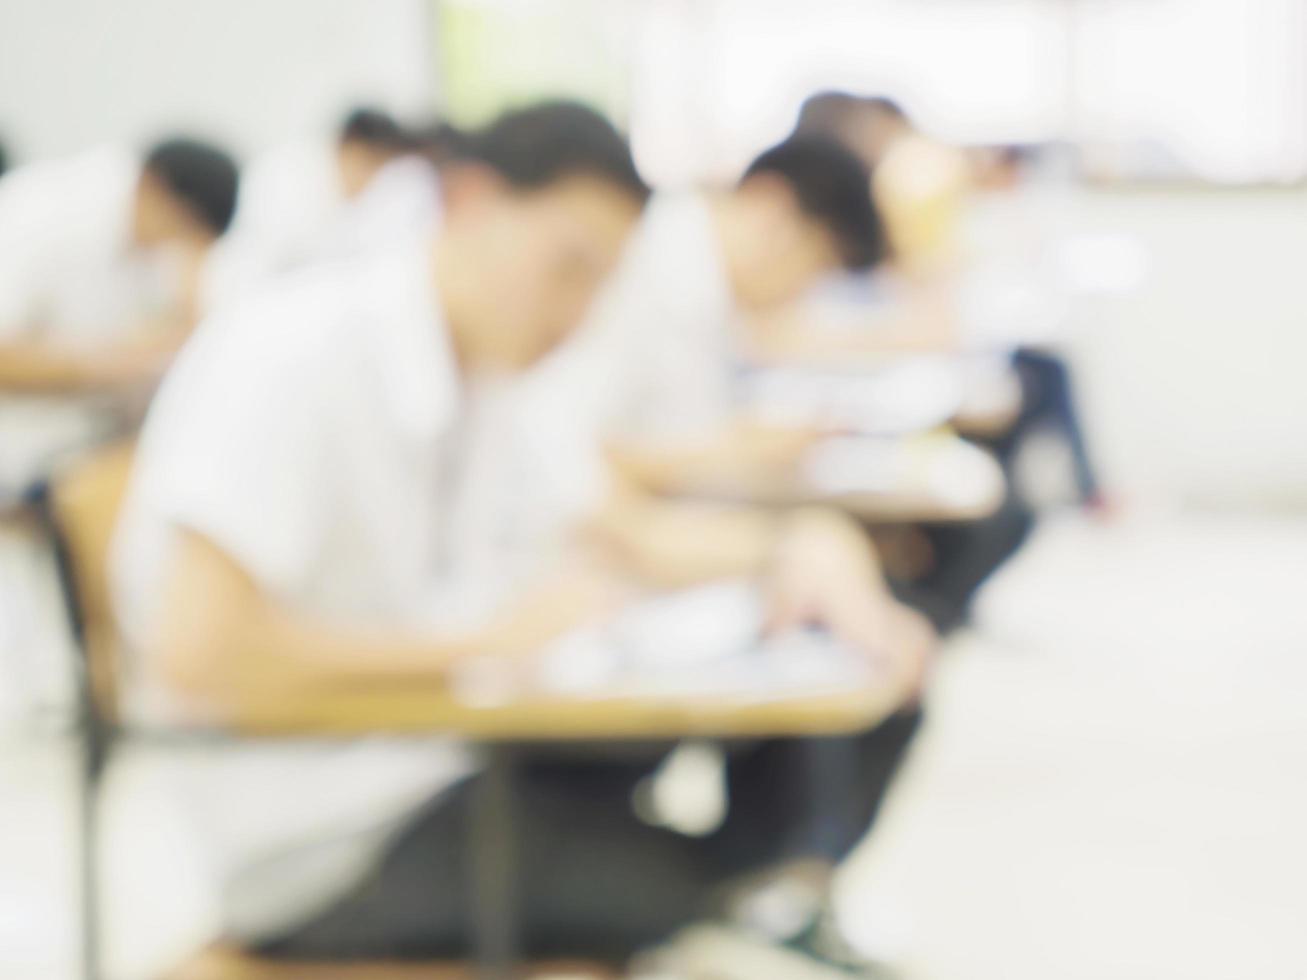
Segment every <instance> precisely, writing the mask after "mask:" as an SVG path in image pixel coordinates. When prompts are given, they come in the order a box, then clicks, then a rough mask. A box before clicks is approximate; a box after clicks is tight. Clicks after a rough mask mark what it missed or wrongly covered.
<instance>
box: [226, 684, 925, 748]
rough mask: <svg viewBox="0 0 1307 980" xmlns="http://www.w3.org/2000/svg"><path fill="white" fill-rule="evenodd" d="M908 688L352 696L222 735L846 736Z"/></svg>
mask: <svg viewBox="0 0 1307 980" xmlns="http://www.w3.org/2000/svg"><path fill="white" fill-rule="evenodd" d="M905 699H906V693H905V692H904V690H903V689H902V687H901V686H898V685H893V684H885V685H883V686H879V687H876V688H866V689H860V690H856V691H850V692H847V693H841V694H833V695H822V696H814V697H795V698H782V699H775V700H758V701H750V700H745V699H740V700H711V699H709V698H706V697H705V698H693V699H687V698H667V699H661V698H656V699H643V698H610V699H602V700H588V699H579V698H562V697H559V698H532V699H530V700H521V701H516V702H511V703H505V704H502V705H500V704H497V705H488V706H475V705H470V704H465V703H462V702H459V701H456V700H454V699H453V698H444V697H442V698H432V697H430V696H427V697H419V696H412V697H406V698H402V699H400V698H396V697H394V696H387V697H385V698H377V699H375V700H369V699H360V698H351V699H350V700H349V701H343V700H342V702H341V703H340V704H339V705H324V706H321V708H320V709H319V710H318V711H316V712H314V713H309V712H304V711H299V712H296V711H294V709H293V708H292V709H288V710H287V711H286V712H285V713H284V714H280V715H279V716H278V717H276V718H249V719H246V720H244V721H243V722H241V723H240V724H236V725H232V726H230V727H228V728H224V729H220V730H215V731H214V732H213V733H214V734H216V735H229V736H232V737H237V738H246V737H256V738H258V737H292V738H298V737H304V738H314V737H326V738H334V737H359V736H365V735H371V736H384V735H396V736H416V735H450V736H454V737H458V738H466V739H470V740H473V741H481V742H496V741H523V742H531V741H538V742H548V741H559V742H563V741H632V740H641V739H647V740H663V739H667V740H673V739H681V738H690V737H703V738H768V737H786V736H792V737H802V736H809V737H813V736H823V735H843V734H850V733H853V732H858V731H865V730H867V729H869V728H873V727H875V726H876V725H877V724H879V723H880V722H881V721H883V720H884V719H885V718H887V717H889V716H890V715H891V714H893V713H894V712H895V711H896V710H897V709H898V708H899V707H900V706H901V705H902V704H903V703H904V701H905Z"/></svg>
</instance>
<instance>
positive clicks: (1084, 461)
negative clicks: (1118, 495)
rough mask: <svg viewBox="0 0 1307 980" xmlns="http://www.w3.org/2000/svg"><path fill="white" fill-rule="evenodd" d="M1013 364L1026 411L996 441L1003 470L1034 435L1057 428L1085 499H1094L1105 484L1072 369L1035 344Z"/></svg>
mask: <svg viewBox="0 0 1307 980" xmlns="http://www.w3.org/2000/svg"><path fill="white" fill-rule="evenodd" d="M1012 365H1013V368H1014V369H1015V370H1016V373H1017V378H1018V380H1019V381H1020V383H1021V411H1020V412H1019V413H1018V415H1017V418H1016V421H1015V423H1014V424H1013V425H1012V427H1011V428H1010V429H1009V430H1008V431H1007V432H1006V433H1004V434H1003V435H1001V436H999V437H998V438H997V439H995V440H993V442H992V444H991V445H992V447H993V449H994V451H995V453H996V454H997V455H998V458H999V460H1000V461H1001V462H1002V463H1003V468H1004V470H1005V471H1007V473H1008V475H1009V476H1011V473H1012V462H1013V460H1014V458H1015V456H1016V454H1017V452H1018V451H1019V450H1020V449H1021V447H1022V445H1024V443H1025V441H1026V440H1027V439H1028V438H1029V437H1030V435H1031V433H1033V432H1036V431H1038V430H1041V429H1047V430H1052V431H1054V432H1056V433H1058V434H1059V435H1060V436H1061V437H1062V439H1063V440H1065V442H1066V445H1067V448H1068V449H1069V450H1070V453H1071V466H1072V469H1073V471H1074V476H1075V483H1076V490H1077V492H1078V493H1079V494H1080V502H1081V503H1089V502H1091V501H1092V500H1094V499H1095V498H1096V497H1098V496H1099V493H1100V486H1099V482H1098V475H1097V473H1096V471H1095V469H1094V465H1093V462H1092V459H1091V456H1090V452H1089V445H1088V442H1087V440H1086V439H1085V432H1084V427H1083V426H1082V425H1081V422H1080V412H1079V410H1078V409H1077V407H1076V397H1075V388H1074V386H1073V384H1072V379H1071V369H1070V368H1069V367H1068V366H1067V364H1066V362H1065V361H1064V360H1063V359H1062V358H1061V357H1059V356H1057V355H1056V354H1053V353H1050V352H1047V351H1042V350H1035V349H1034V348H1030V347H1021V348H1018V349H1017V352H1016V354H1015V355H1014V356H1013V358H1012Z"/></svg>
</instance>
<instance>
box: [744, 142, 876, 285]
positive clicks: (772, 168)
mask: <svg viewBox="0 0 1307 980" xmlns="http://www.w3.org/2000/svg"><path fill="white" fill-rule="evenodd" d="M762 174H767V175H771V176H775V177H778V178H780V179H781V180H783V181H785V183H787V184H788V185H789V186H790V189H791V190H792V191H793V192H794V196H795V198H796V199H797V200H798V202H799V207H800V208H802V209H803V212H804V214H806V215H807V216H808V217H809V218H812V219H813V220H814V221H817V222H818V223H819V224H821V225H822V226H823V227H824V228H825V229H826V231H827V232H829V233H830V236H831V238H833V239H834V241H835V246H836V248H837V249H838V250H839V253H840V258H841V260H842V261H843V263H844V265H845V267H846V268H848V269H850V270H852V271H855V272H861V271H864V270H866V269H870V268H871V267H873V266H874V265H876V264H877V263H878V262H881V261H882V260H884V258H885V255H886V251H887V248H886V238H885V229H884V227H883V225H882V224H881V220H880V215H879V214H878V213H877V212H876V205H875V203H874V202H873V200H872V196H871V177H870V174H869V173H868V172H867V168H866V167H864V166H863V165H862V161H861V160H859V159H858V158H857V156H855V155H854V153H853V152H852V151H851V150H848V149H846V148H845V147H844V146H842V145H841V144H840V143H838V142H836V141H835V140H834V139H831V138H829V137H826V136H791V137H790V138H789V139H787V140H785V142H783V143H779V144H777V145H776V146H773V147H772V148H771V149H770V150H767V151H766V152H765V153H763V154H762V155H761V156H759V157H758V159H756V160H754V161H753V163H751V164H750V165H749V169H748V170H746V171H745V174H744V177H743V179H742V180H741V183H744V182H747V181H748V180H749V179H750V178H752V177H756V176H759V175H762Z"/></svg>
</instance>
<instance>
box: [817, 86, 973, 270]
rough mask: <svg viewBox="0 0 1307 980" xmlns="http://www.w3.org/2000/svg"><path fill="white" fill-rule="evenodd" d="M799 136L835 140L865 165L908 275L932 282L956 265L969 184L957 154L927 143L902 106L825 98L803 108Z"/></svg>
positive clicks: (843, 95) (872, 99)
mask: <svg viewBox="0 0 1307 980" xmlns="http://www.w3.org/2000/svg"><path fill="white" fill-rule="evenodd" d="M794 131H795V133H796V135H817V136H825V137H828V138H831V139H837V140H839V141H840V142H841V143H843V144H844V145H846V146H848V147H849V148H850V149H852V150H853V151H854V152H855V153H857V154H858V156H859V157H860V158H861V159H862V161H863V163H864V164H866V166H867V168H868V169H869V170H870V171H871V173H872V180H873V187H874V192H875V196H876V204H877V206H878V207H879V208H880V210H881V213H882V214H884V216H885V222H886V227H887V230H888V233H889V238H890V242H891V243H892V245H893V249H894V259H895V261H896V263H898V265H899V266H900V267H901V268H902V270H903V271H906V272H909V273H911V274H913V275H918V276H933V275H937V274H939V273H940V272H941V270H943V271H948V269H949V267H950V266H951V265H952V264H953V263H955V262H956V261H957V258H958V252H959V247H960V246H959V237H960V222H961V214H962V205H963V202H964V200H965V197H966V194H967V192H968V190H969V188H970V182H971V171H970V167H969V166H968V163H967V160H966V158H965V156H964V155H963V154H962V153H961V152H960V151H959V150H957V149H955V148H953V147H951V146H948V145H946V144H944V143H941V142H939V141H937V140H933V139H931V138H930V137H928V136H926V135H925V134H924V133H922V132H921V131H920V130H919V129H918V128H917V127H916V125H915V124H914V122H913V120H912V118H911V116H909V115H908V113H907V112H906V111H905V110H904V109H903V107H902V106H901V105H899V103H897V102H895V101H894V100H893V99H889V98H885V97H883V96H859V95H853V94H851V93H848V92H820V93H818V94H816V95H813V96H811V97H809V98H808V99H807V100H806V101H805V102H804V103H803V105H802V106H801V107H800V109H799V118H798V120H797V122H796V123H795V128H794Z"/></svg>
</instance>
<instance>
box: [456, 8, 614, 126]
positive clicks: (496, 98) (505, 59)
mask: <svg viewBox="0 0 1307 980" xmlns="http://www.w3.org/2000/svg"><path fill="white" fill-rule="evenodd" d="M630 10H631V8H630V5H629V4H627V3H625V2H622V0H547V2H546V0H441V2H437V3H436V17H435V18H434V24H435V30H436V32H437V36H436V45H437V51H439V52H440V64H441V73H440V74H441V78H442V81H443V85H444V98H443V99H442V102H443V104H444V106H445V112H446V114H447V115H448V116H449V118H450V120H451V121H452V122H454V123H457V124H459V125H476V124H478V123H481V122H485V121H486V120H488V119H490V118H492V117H493V116H495V115H496V114H498V113H499V112H500V111H502V110H503V109H505V108H507V107H510V106H514V105H520V104H522V103H524V102H529V101H532V100H534V99H539V98H544V97H567V98H574V99H579V100H581V101H584V102H586V103H588V104H590V105H593V106H594V107H595V108H597V109H600V110H602V111H604V112H606V113H607V114H608V115H609V116H610V117H612V118H613V119H614V120H618V121H622V120H624V119H625V118H626V114H627V101H628V87H629V85H628V67H627V66H628V64H629V60H630V59H629V45H628V38H629V37H630V31H629V27H630Z"/></svg>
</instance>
